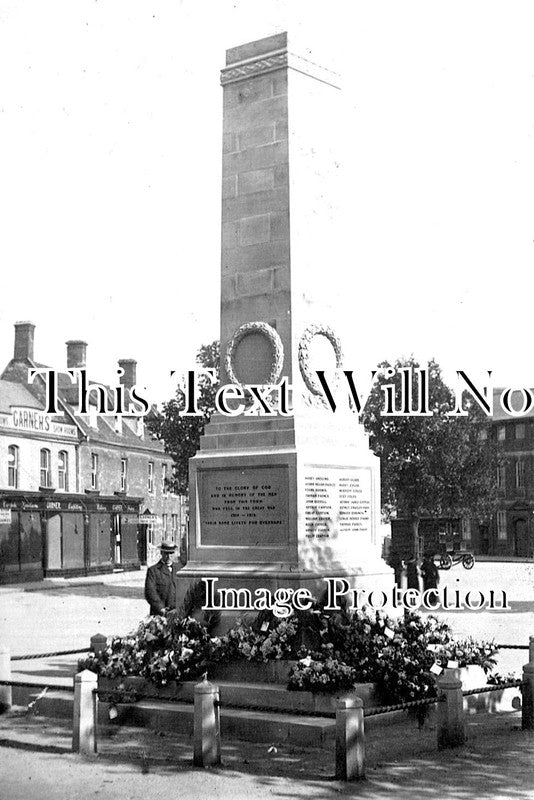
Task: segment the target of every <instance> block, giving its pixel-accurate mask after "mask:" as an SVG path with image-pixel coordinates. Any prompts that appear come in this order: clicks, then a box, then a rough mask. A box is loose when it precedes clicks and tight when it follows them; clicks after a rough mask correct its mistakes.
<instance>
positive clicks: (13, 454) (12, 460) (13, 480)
mask: <svg viewBox="0 0 534 800" xmlns="http://www.w3.org/2000/svg"><path fill="white" fill-rule="evenodd" d="M7 485H8V486H10V487H11V488H12V489H18V487H19V448H18V447H17V445H15V444H11V445H9V447H8V448H7Z"/></svg>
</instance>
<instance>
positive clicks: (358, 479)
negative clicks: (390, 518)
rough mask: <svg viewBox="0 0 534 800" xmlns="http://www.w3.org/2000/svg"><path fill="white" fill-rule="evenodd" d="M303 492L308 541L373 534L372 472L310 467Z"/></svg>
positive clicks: (362, 469) (355, 469) (364, 469)
mask: <svg viewBox="0 0 534 800" xmlns="http://www.w3.org/2000/svg"><path fill="white" fill-rule="evenodd" d="M304 493H305V518H306V523H305V537H306V539H308V540H321V539H347V538H352V536H358V535H360V536H361V535H362V534H366V535H368V536H370V535H371V532H372V529H371V472H370V470H369V469H368V468H366V467H360V468H351V469H332V468H327V467H322V468H321V467H317V468H312V469H310V468H308V469H307V470H306V475H305V478H304Z"/></svg>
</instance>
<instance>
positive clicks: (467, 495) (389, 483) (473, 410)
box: [362, 357, 497, 555]
mask: <svg viewBox="0 0 534 800" xmlns="http://www.w3.org/2000/svg"><path fill="white" fill-rule="evenodd" d="M418 367H419V364H418V363H417V362H416V361H415V360H414V359H413V357H411V358H409V359H399V360H397V361H396V362H395V364H393V365H392V364H390V363H389V362H387V361H386V362H383V363H382V364H380V365H379V370H380V373H379V377H378V378H377V380H376V383H375V384H374V386H373V389H372V391H371V394H370V396H369V399H368V401H367V404H366V406H365V409H364V413H363V415H362V417H363V424H364V426H365V428H366V430H367V431H368V433H369V439H370V445H371V448H372V449H373V451H374V452H375V454H376V455H377V456H378V457H379V458H380V465H381V488H382V505H383V509H384V511H385V513H386V515H389V516H391V513H392V512H393V510H395V511H396V512H397V513H398V514H400V515H402V516H406V517H408V518H409V520H410V522H411V531H412V547H413V552H414V555H416V554H417V541H418V532H419V522H420V520H421V518H422V517H423V516H431V517H467V516H468V517H472V518H478V519H480V520H482V519H485V518H487V517H489V516H490V515H491V514H492V513H493V512H494V510H495V508H496V500H497V490H496V479H495V478H496V467H497V451H496V448H495V445H494V444H493V441H492V440H491V439H490V437H488V438H487V439H482V436H481V430H482V429H483V428H487V427H488V421H487V420H486V419H485V417H484V416H483V413H482V411H481V410H480V409H479V408H478V406H476V405H475V404H474V402H470V401H469V400H468V399H466V400H464V408H465V409H466V410H467V411H468V415H467V416H454V415H453V416H450V415H449V412H451V411H452V410H453V409H454V397H453V393H452V392H451V390H450V389H449V387H448V386H447V385H446V384H445V382H444V380H443V377H442V374H441V369H440V367H439V365H438V364H437V363H436V362H435V361H431V362H430V363H429V364H428V382H429V411H431V412H432V416H391V417H389V416H384V415H383V411H384V405H385V403H384V399H385V386H386V385H387V384H389V385H394V387H395V389H394V396H395V402H396V408H397V409H398V408H400V401H401V381H402V373H400V372H399V370H401V369H403V368H410V369H411V371H412V374H413V375H416V373H414V372H413V371H414V370H415V369H416V368H418ZM391 368H393V369H394V370H395V372H394V374H393V377H391V378H388V377H386V374H385V371H386V370H388V369H391ZM416 393H417V382H416V380H415V378H414V381H413V387H412V396H413V404H414V409H415V410H417V403H416V399H415V396H416Z"/></svg>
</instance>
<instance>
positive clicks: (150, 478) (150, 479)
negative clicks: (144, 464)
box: [148, 461, 154, 494]
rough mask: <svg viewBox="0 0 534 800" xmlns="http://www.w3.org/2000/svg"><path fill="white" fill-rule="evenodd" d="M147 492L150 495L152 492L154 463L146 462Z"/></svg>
mask: <svg viewBox="0 0 534 800" xmlns="http://www.w3.org/2000/svg"><path fill="white" fill-rule="evenodd" d="M148 491H149V493H150V494H152V493H153V492H154V462H153V461H149V462H148Z"/></svg>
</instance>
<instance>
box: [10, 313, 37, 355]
mask: <svg viewBox="0 0 534 800" xmlns="http://www.w3.org/2000/svg"><path fill="white" fill-rule="evenodd" d="M34 330H35V325H34V324H33V322H15V352H14V355H13V358H14V359H15V361H25V360H26V359H30V360H31V361H33V332H34Z"/></svg>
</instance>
